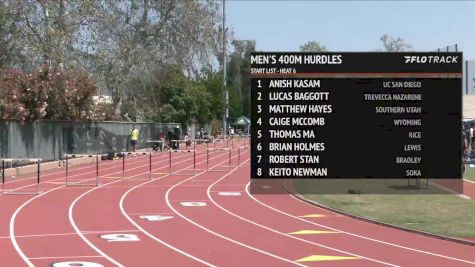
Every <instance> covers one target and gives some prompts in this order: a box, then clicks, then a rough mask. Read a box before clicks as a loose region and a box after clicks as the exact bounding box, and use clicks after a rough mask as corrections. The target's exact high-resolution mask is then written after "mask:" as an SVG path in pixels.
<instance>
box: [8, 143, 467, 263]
mask: <svg viewBox="0 0 475 267" xmlns="http://www.w3.org/2000/svg"><path fill="white" fill-rule="evenodd" d="M241 153H242V154H241V163H243V164H241V166H237V150H236V149H234V150H233V154H232V156H233V159H232V164H233V165H234V166H235V167H233V168H232V169H231V172H227V171H216V172H206V171H202V170H199V171H198V172H197V173H196V174H195V175H174V176H168V175H163V174H159V173H160V172H164V171H166V168H167V167H166V166H167V165H168V156H167V154H166V153H157V154H155V155H154V156H153V172H154V173H156V174H154V179H153V180H151V181H149V180H148V168H149V166H148V158H144V157H143V156H137V157H135V158H130V159H128V161H127V165H126V169H127V172H126V177H127V179H126V180H122V179H119V178H121V176H122V163H121V161H112V162H103V163H101V176H104V177H105V178H102V179H101V186H99V187H90V186H89V187H88V186H77V187H69V186H68V187H65V186H64V173H63V171H57V172H54V173H51V174H48V175H44V178H43V181H42V185H41V188H42V191H43V193H42V194H40V195H38V196H13V195H8V196H6V195H5V196H0V211H1V212H0V266H55V267H64V266H85V267H87V266H90V267H99V266H167V267H172V266H179V267H186V266H226V267H227V266H245V267H247V266H250V267H254V266H271V267H273V266H475V247H470V246H467V245H462V244H457V243H452V242H448V241H443V240H439V239H435V238H430V237H425V236H421V235H417V234H413V233H408V232H404V231H399V230H396V229H392V228H386V227H382V226H379V225H374V224H370V223H367V222H362V221H359V220H355V219H352V218H348V217H344V216H341V215H338V214H335V213H331V212H329V211H327V210H324V209H321V208H318V207H315V206H312V205H310V204H307V203H305V202H303V201H301V200H298V199H297V198H295V197H293V196H291V195H250V194H249V185H248V183H249V165H248V164H249V151H248V150H241ZM173 160H174V161H173V162H174V168H176V170H180V169H187V168H188V170H183V171H181V173H184V172H189V168H190V166H191V164H192V158H190V156H189V155H187V154H186V153H179V155H178V154H177V155H176V156H175V155H174V158H173ZM205 160H206V154H205V153H204V151H203V150H199V152H198V153H197V157H196V161H197V163H198V164H197V168H198V169H204V168H206V164H205ZM210 162H211V166H213V167H214V168H215V169H216V170H218V169H222V168H223V167H224V165H223V164H225V163H226V162H227V157H226V155H225V153H219V152H215V153H214V154H212V156H211V159H210ZM94 172H95V166H86V167H81V168H75V169H72V170H71V175H73V178H80V179H92V178H93V177H94ZM179 173H180V172H179ZM32 181H33V179H27V180H21V181H20V180H19V181H16V182H13V183H14V185H15V187H16V188H28V187H31V183H32ZM223 192H228V194H227V195H223ZM465 194H466V195H468V196H471V197H475V184H474V183H471V182H466V190H465ZM469 201H472V200H469ZM184 202H198V204H199V205H198V206H183V203H184ZM143 216H149V217H143ZM154 216H155V217H154ZM154 219H155V220H154ZM305 233H307V234H305ZM106 237H108V238H109V239H106ZM114 238H115V239H114ZM113 240H115V241H113ZM120 240H122V241H120ZM68 262H69V263H68Z"/></svg>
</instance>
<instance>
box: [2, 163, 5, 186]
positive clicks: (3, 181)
mask: <svg viewBox="0 0 475 267" xmlns="http://www.w3.org/2000/svg"><path fill="white" fill-rule="evenodd" d="M3 191H5V160H3V159H2V193H3Z"/></svg>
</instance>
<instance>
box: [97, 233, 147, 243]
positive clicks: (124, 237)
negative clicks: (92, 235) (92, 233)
mask: <svg viewBox="0 0 475 267" xmlns="http://www.w3.org/2000/svg"><path fill="white" fill-rule="evenodd" d="M100 237H101V238H103V239H106V240H107V241H108V242H129V241H140V239H139V238H138V236H137V235H133V234H108V235H101V236H100Z"/></svg>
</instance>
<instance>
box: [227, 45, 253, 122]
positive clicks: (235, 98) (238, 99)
mask: <svg viewBox="0 0 475 267" xmlns="http://www.w3.org/2000/svg"><path fill="white" fill-rule="evenodd" d="M231 44H232V45H233V47H234V51H233V53H231V56H230V59H229V63H228V69H227V80H226V83H227V86H228V90H229V118H230V120H235V119H237V118H238V117H240V116H243V115H244V116H247V117H250V114H251V77H250V74H251V71H250V70H251V62H250V58H251V53H252V52H254V51H256V41H254V40H233V41H232V43H231Z"/></svg>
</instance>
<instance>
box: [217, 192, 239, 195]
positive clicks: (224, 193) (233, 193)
mask: <svg viewBox="0 0 475 267" xmlns="http://www.w3.org/2000/svg"><path fill="white" fill-rule="evenodd" d="M218 195H220V196H240V195H241V192H219V193H218Z"/></svg>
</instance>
